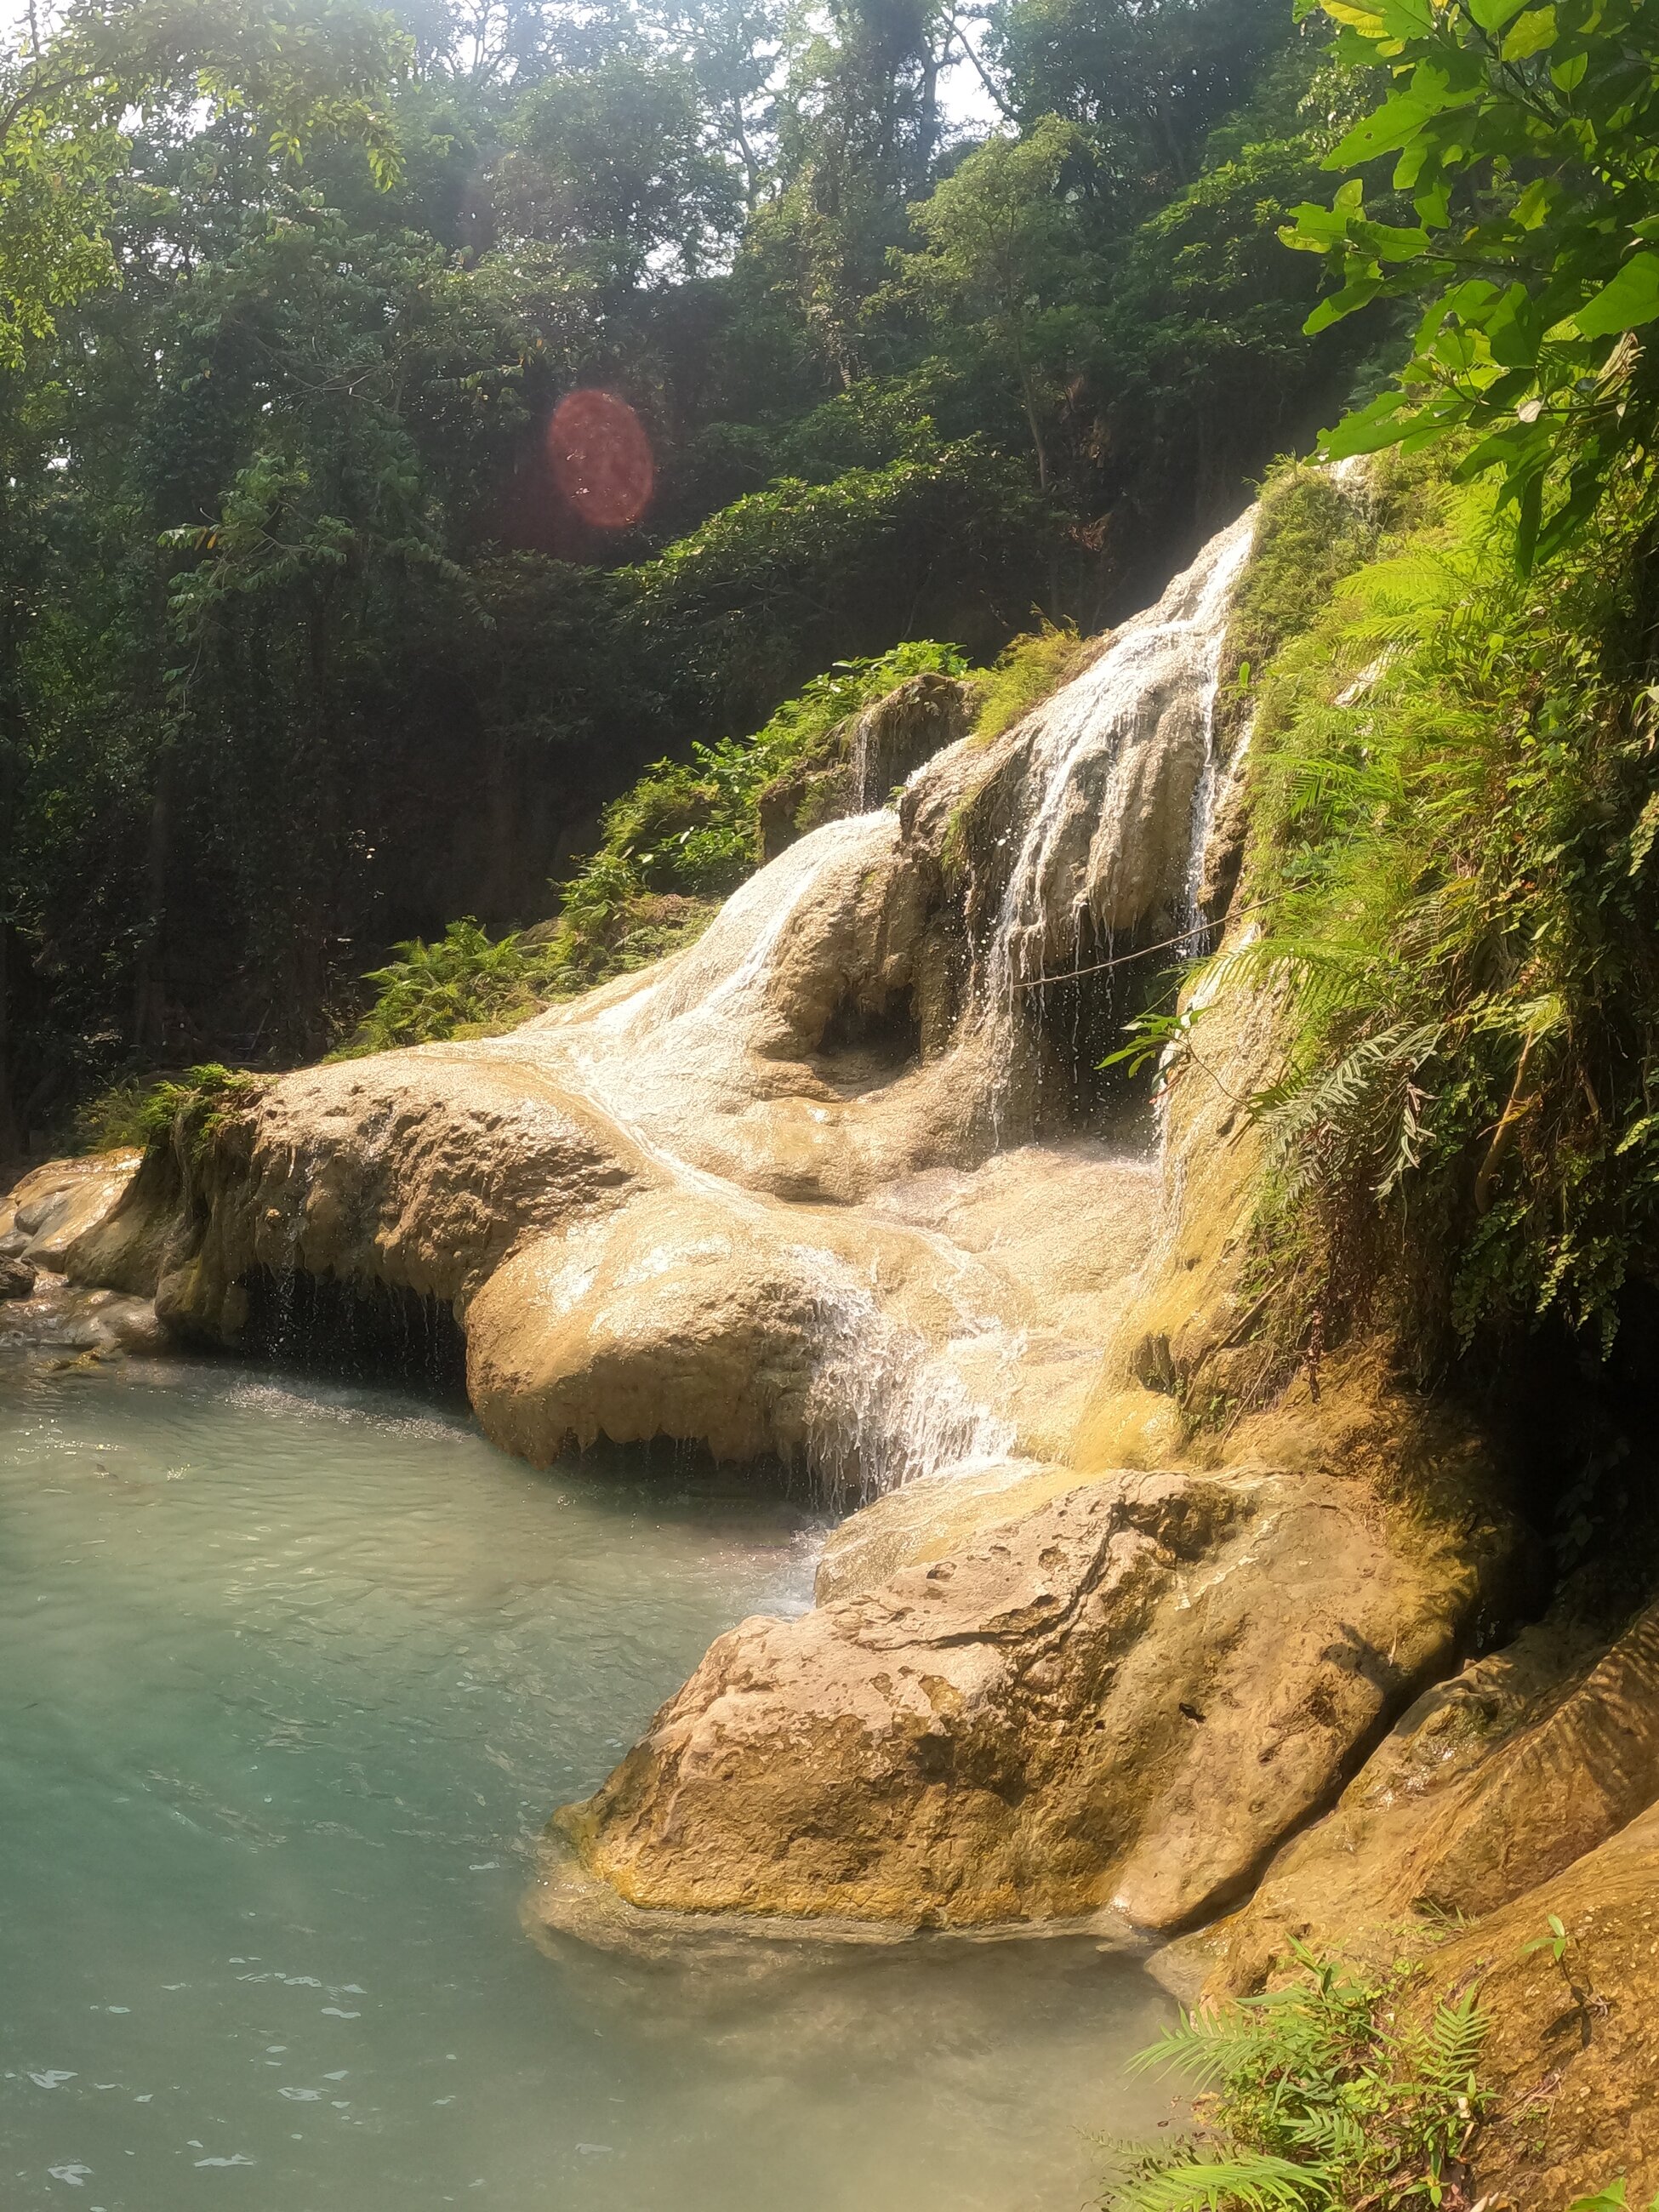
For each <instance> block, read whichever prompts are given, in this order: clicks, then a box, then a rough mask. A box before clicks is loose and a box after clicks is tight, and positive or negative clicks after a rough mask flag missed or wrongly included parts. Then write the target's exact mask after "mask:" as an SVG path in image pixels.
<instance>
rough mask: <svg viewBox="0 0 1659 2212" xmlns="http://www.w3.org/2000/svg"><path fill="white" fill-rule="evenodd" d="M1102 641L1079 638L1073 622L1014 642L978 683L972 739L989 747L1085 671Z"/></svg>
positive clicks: (1053, 625)
mask: <svg viewBox="0 0 1659 2212" xmlns="http://www.w3.org/2000/svg"><path fill="white" fill-rule="evenodd" d="M1099 646H1100V641H1099V640H1098V639H1097V638H1085V637H1079V635H1078V633H1077V631H1076V630H1075V629H1073V627H1072V626H1071V625H1070V624H1069V623H1051V622H1044V623H1041V624H1040V625H1039V626H1038V628H1037V629H1034V630H1028V631H1026V632H1025V633H1024V635H1022V636H1019V637H1017V638H1015V639H1014V640H1013V641H1012V643H1010V644H1009V645H1007V646H1006V647H1004V649H1003V651H1002V652H1001V653H999V654H998V656H997V659H996V660H995V662H994V664H993V665H992V666H991V667H989V668H987V669H984V670H982V671H981V672H980V674H979V676H978V677H977V678H976V679H975V680H976V682H977V684H978V688H979V697H978V701H977V702H976V705H975V713H974V730H973V734H974V739H975V743H976V744H982V745H987V744H990V742H991V740H992V739H993V738H1000V736H1001V735H1002V733H1003V732H1004V731H1005V730H1009V729H1012V727H1013V726H1014V724H1015V723H1016V722H1017V721H1018V720H1019V719H1020V717H1021V715H1023V714H1030V711H1031V709H1032V708H1033V707H1036V706H1038V705H1040V704H1041V703H1042V701H1043V700H1044V699H1046V698H1047V697H1048V694H1049V693H1050V692H1051V691H1057V690H1059V689H1060V685H1061V684H1065V683H1067V682H1069V681H1070V679H1071V678H1073V676H1075V675H1077V674H1079V671H1081V670H1082V669H1084V668H1085V667H1086V666H1087V665H1088V664H1089V662H1090V660H1091V659H1092V658H1093V656H1094V654H1095V653H1096V652H1097V650H1098V649H1099Z"/></svg>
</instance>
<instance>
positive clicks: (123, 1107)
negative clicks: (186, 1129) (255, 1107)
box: [74, 1060, 258, 1152]
mask: <svg viewBox="0 0 1659 2212" xmlns="http://www.w3.org/2000/svg"><path fill="white" fill-rule="evenodd" d="M257 1090H258V1078H257V1077H256V1076H252V1075H249V1074H247V1073H246V1072H244V1071H243V1070H241V1069H240V1068H231V1067H225V1066H222V1065H221V1064H220V1063H219V1062H218V1061H217V1060H209V1061H206V1062H204V1064H203V1065H202V1066H199V1067H191V1068H186V1069H185V1073H183V1074H182V1075H179V1076H162V1077H161V1078H159V1079H155V1078H151V1077H147V1076H138V1075H134V1076H128V1077H127V1078H125V1079H124V1080H123V1081H121V1082H119V1083H114V1084H111V1085H109V1086H108V1087H107V1088H106V1090H104V1091H100V1092H99V1093H98V1095H97V1096H96V1097H94V1098H90V1099H88V1101H87V1102H86V1103H85V1104H84V1105H82V1107H81V1108H80V1109H78V1111H77V1112H76V1116H75V1125H74V1139H75V1145H76V1150H77V1151H79V1152H123V1151H126V1150H127V1149H129V1148H135V1147H136V1148H137V1149H140V1150H142V1149H143V1147H144V1146H149V1145H153V1144H154V1143H155V1141H156V1140H157V1139H158V1138H161V1137H164V1136H166V1135H167V1133H168V1131H169V1130H170V1129H172V1128H173V1125H174V1124H175V1122H177V1121H178V1120H179V1116H180V1115H187V1116H188V1117H189V1119H190V1122H191V1127H192V1128H193V1129H194V1130H195V1131H196V1132H197V1134H198V1135H199V1134H202V1133H205V1132H206V1131H207V1130H209V1129H210V1127H212V1126H215V1125H216V1122H217V1121H218V1119H219V1118H220V1117H221V1116H222V1115H223V1113H224V1112H225V1111H226V1110H227V1109H228V1108H230V1107H232V1106H234V1105H238V1104H240V1103H244V1102H245V1101H246V1100H247V1099H248V1098H249V1097H252V1095H253V1094H254V1093H255V1092H256V1091H257Z"/></svg>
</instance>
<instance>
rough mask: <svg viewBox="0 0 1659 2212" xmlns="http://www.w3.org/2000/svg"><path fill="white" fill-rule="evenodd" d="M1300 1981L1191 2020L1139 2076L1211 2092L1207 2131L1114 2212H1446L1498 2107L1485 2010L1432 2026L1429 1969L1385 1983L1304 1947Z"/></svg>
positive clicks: (1454, 2012) (1450, 2008) (1153, 2170)
mask: <svg viewBox="0 0 1659 2212" xmlns="http://www.w3.org/2000/svg"><path fill="white" fill-rule="evenodd" d="M1295 1956H1296V1960H1297V1975H1296V1978H1295V1979H1294V1980H1293V1981H1291V1983H1290V1984H1287V1986H1285V1988H1283V1989H1278V1990H1270V1991H1268V1992H1267V1994H1266V1995H1265V1996H1255V1997H1247V1998H1245V1999H1243V2001H1242V2002H1237V2003H1234V2004H1228V2005H1223V2006H1219V2007H1217V2008H1214V2009H1206V2010H1202V2011H1198V2012H1191V2013H1183V2014H1182V2018H1181V2020H1180V2022H1179V2024H1178V2025H1177V2026H1176V2027H1174V2028H1172V2029H1171V2030H1170V2033H1168V2034H1167V2035H1165V2036H1164V2037H1163V2038H1162V2039H1160V2040H1159V2041H1158V2042H1157V2043H1155V2044H1153V2045H1152V2047H1151V2048H1150V2050H1147V2051H1143V2052H1142V2053H1141V2054H1140V2057H1139V2059H1138V2061H1137V2062H1136V2063H1137V2065H1138V2066H1139V2067H1140V2068H1142V2069H1150V2068H1157V2069H1159V2070H1162V2071H1166V2072H1172V2073H1175V2074H1176V2075H1179V2076H1180V2077H1181V2078H1182V2079H1183V2080H1184V2081H1188V2083H1190V2084H1191V2085H1192V2086H1193V2087H1194V2089H1195V2090H1197V2091H1198V2092H1199V2095H1198V2100H1197V2106H1196V2117H1197V2118H1198V2120H1199V2123H1200V2127H1199V2131H1198V2132H1195V2133H1194V2135H1192V2136H1189V2137H1188V2139H1187V2140H1186V2141H1185V2142H1180V2143H1177V2144H1176V2145H1175V2146H1174V2147H1173V2148H1170V2149H1167V2150H1159V2151H1156V2152H1152V2153H1149V2154H1146V2155H1145V2156H1142V2157H1140V2158H1139V2159H1137V2160H1134V2161H1133V2164H1132V2165H1131V2166H1130V2167H1129V2169H1128V2171H1127V2172H1125V2173H1124V2175H1123V2177H1122V2179H1121V2180H1120V2181H1119V2183H1118V2184H1117V2185H1116V2186H1115V2188H1113V2189H1112V2190H1111V2191H1110V2192H1109V2195H1108V2197H1106V2199H1105V2202H1106V2203H1107V2204H1108V2205H1109V2206H1110V2207H1112V2208H1113V2212H1222V2208H1227V2212H1232V2208H1235V2207H1237V2208H1246V2207H1248V2208H1250V2212H1261V2208H1268V2207H1272V2208H1276V2209H1277V2208H1284V2212H1304V2208H1305V2212H1316V2208H1317V2212H1335V2208H1338V2207H1342V2206H1358V2205H1365V2206H1368V2207H1370V2208H1373V2212H1396V2208H1399V2212H1404V2208H1407V2207H1412V2206H1430V2205H1437V2204H1438V2203H1440V2202H1441V2200H1442V2197H1443V2194H1444V2192H1445V2189H1446V2185H1447V2183H1448V2181H1449V2179H1450V2178H1451V2177H1452V2176H1453V2174H1454V2173H1455V2170H1456V2167H1457V2165H1458V2162H1459V2160H1460V2158H1461V2156H1462V2151H1463V2149H1464V2148H1465V2146H1466V2145H1467V2144H1468V2141H1469V2139H1470V2137H1471V2136H1473V2134H1474V2130H1475V2128H1476V2126H1477V2125H1478V2124H1479V2121H1480V2115H1481V2112H1482V2111H1483V2110H1484V2109H1485V2107H1486V2101H1487V2100H1486V2096H1485V2094H1484V2093H1483V2092H1482V2090H1481V2088H1480V2082H1479V2079H1478V2076H1477V2073H1476V2061H1477V2059H1478V2057H1479V2054H1480V2045H1481V2041H1482V2039H1483V2037H1484V2036H1485V2033H1486V2021H1485V2020H1484V2018H1483V2017H1482V2015H1481V2014H1480V2010H1479V2008H1478V2007H1477V2005H1476V2003H1475V2001H1474V1997H1473V1996H1466V1997H1464V1998H1462V1999H1461V2000H1460V2001H1459V2002H1456V2003H1455V2004H1445V2003H1443V2004H1441V2005H1439V2006H1437V2008H1435V2011H1434V2013H1433V2015H1432V2017H1431V2020H1430V2021H1429V2023H1428V2025H1427V2026H1426V2027H1423V2026H1421V2025H1419V2021H1418V2020H1417V2018H1416V2017H1415V2015H1413V2011H1412V2009H1411V2008H1410V2004H1409V2002H1408V1984H1409V1983H1410V1981H1411V1978H1412V1973H1413V1969H1411V1968H1409V1967H1403V1966H1397V1967H1395V1968H1394V1969H1392V1970H1391V1971H1389V1972H1386V1973H1370V1972H1365V1971H1364V1970H1363V1969H1361V1968H1359V1967H1357V1966H1347V1965H1345V1964H1342V1963H1340V1962H1338V1961H1335V1960H1318V1959H1316V1958H1315V1957H1314V1956H1313V1955H1312V1954H1310V1953H1309V1952H1308V1951H1306V1950H1304V1949H1303V1948H1301V1947H1300V1946H1299V1945H1298V1946H1297V1947H1295Z"/></svg>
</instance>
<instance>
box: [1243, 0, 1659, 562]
mask: <svg viewBox="0 0 1659 2212" xmlns="http://www.w3.org/2000/svg"><path fill="white" fill-rule="evenodd" d="M1323 5H1324V7H1325V11H1326V13H1327V14H1328V15H1330V16H1331V17H1332V18H1333V19H1334V21H1336V22H1337V23H1338V24H1339V25H1340V37H1339V39H1338V40H1337V48H1336V51H1337V55H1338V58H1339V59H1340V60H1341V61H1343V62H1345V63H1347V64H1354V65H1358V66H1362V67H1370V68H1372V69H1375V70H1378V71H1379V72H1381V71H1383V70H1386V71H1387V76H1388V88H1387V97H1386V98H1385V99H1384V100H1383V103H1382V105H1381V106H1378V107H1377V108H1376V109H1375V111H1374V112H1370V113H1369V114H1367V115H1365V116H1364V117H1363V118H1361V119H1360V120H1358V122H1356V123H1355V125H1354V126H1353V127H1352V130H1350V131H1348V132H1347V133H1346V136H1345V137H1343V139H1342V140H1341V142H1340V144H1339V145H1337V146H1336V147H1335V148H1334V150H1333V151H1332V152H1331V154H1330V155H1329V156H1328V160H1327V162H1326V167H1330V168H1348V169H1356V170H1360V171H1369V170H1370V165H1371V164H1373V163H1375V162H1376V161H1379V160H1380V159H1382V158H1383V157H1386V156H1389V155H1392V156H1394V157H1395V165H1394V170H1393V179H1392V182H1393V189H1394V191H1395V192H1397V193H1402V194H1406V195H1408V196H1409V197H1410V200H1411V204H1412V208H1413V212H1414V216H1415V220H1414V221H1409V222H1403V223H1402V222H1389V221H1384V220H1380V219H1379V217H1378V215H1377V213H1376V211H1375V210H1371V211H1368V210H1367V206H1366V200H1365V179H1364V175H1363V174H1362V175H1356V176H1354V177H1352V178H1351V179H1350V180H1349V181H1348V182H1347V183H1346V184H1345V185H1342V186H1341V187H1340V190H1339V191H1338V192H1337V194H1336V196H1335V199H1334V203H1333V204H1332V205H1331V206H1330V207H1328V208H1326V207H1322V206H1318V205H1316V204H1308V205H1305V206H1304V207H1301V208H1299V209H1297V211H1296V220H1295V222H1294V223H1293V224H1292V225H1291V226H1290V227H1289V228H1287V229H1286V231H1285V240H1286V243H1287V244H1289V245H1291V246H1297V247H1301V248H1304V249H1305V250H1307V251H1309V252H1314V253H1318V254H1323V255H1328V256H1329V257H1331V258H1333V259H1334V262H1335V264H1336V265H1337V268H1338V270H1339V272H1340V279H1341V282H1340V289H1338V290H1336V291H1335V292H1334V294H1333V295H1331V296H1330V297H1329V298H1328V299H1327V300H1325V301H1322V303H1321V304H1320V306H1319V307H1317V308H1316V310H1315V311H1314V313H1313V314H1312V315H1311V316H1310V319H1309V323H1308V328H1309V330H1310V332H1311V331H1317V330H1320V329H1322V328H1324V327H1325V326H1326V325H1329V324H1331V323H1334V322H1336V321H1339V320H1340V319H1341V318H1342V317H1343V316H1345V315H1347V314H1350V313H1352V312H1353V311H1354V310H1355V309H1356V308H1358V307H1364V306H1367V305H1369V303H1370V301H1374V300H1378V299H1383V300H1388V299H1411V300H1413V301H1419V302H1420V303H1421V306H1422V318H1421V320H1420V322H1419V325H1418V328H1417V333H1416V337H1415V340H1414V343H1413V349H1412V352H1411V356H1410V359H1409V360H1408V362H1407V365H1406V367H1405V368H1404V370H1403V371H1402V373H1401V377H1400V380H1399V382H1398V385H1397V386H1396V388H1395V389H1394V390H1393V391H1390V392H1385V393H1384V394H1383V396H1382V397H1381V398H1378V399H1376V400H1374V401H1373V402H1371V404H1370V405H1368V406H1366V407H1364V408H1362V409H1361V410H1359V411H1358V413H1356V414H1353V415H1351V416H1348V417H1347V419H1346V421H1345V422H1343V423H1342V424H1341V425H1340V427H1339V428H1338V429H1337V430H1336V431H1335V432H1334V434H1332V435H1329V436H1328V437H1327V439H1326V441H1325V450H1326V451H1327V453H1328V454H1330V455H1333V456H1336V455H1340V454H1344V453H1367V452H1371V451H1374V450H1376V448H1378V447H1383V446H1386V445H1395V444H1401V445H1403V446H1404V447H1406V448H1407V450H1414V449H1417V448H1419V447H1422V446H1424V445H1425V444H1428V443H1430V442H1432V441H1435V440H1437V439H1440V438H1443V437H1444V436H1446V435H1449V434H1452V433H1466V432H1468V431H1471V430H1474V431H1479V432H1480V433H1481V434H1482V435H1481V436H1480V441H1479V442H1478V444H1476V445H1475V447H1474V450H1473V451H1472V452H1471V453H1469V454H1468V457H1467V459H1466V460H1465V462H1464V464H1463V465H1464V468H1465V470H1466V471H1468V472H1471V473H1474V472H1479V471H1482V470H1486V469H1494V470H1497V471H1499V472H1500V474H1501V481H1502V483H1503V488H1504V501H1505V502H1506V504H1508V505H1511V506H1513V507H1514V509H1515V511H1516V538H1515V544H1516V552H1517V556H1518V557H1519V559H1520V562H1521V564H1522V567H1523V568H1525V567H1528V566H1529V565H1530V563H1531V562H1532V561H1533V559H1534V556H1547V555H1548V553H1549V552H1550V551H1551V550H1553V548H1554V547H1556V546H1558V545H1559V544H1562V543H1563V542H1564V541H1565V538H1567V537H1568V536H1570V535H1571V533H1572V532H1574V531H1575V530H1577V528H1579V527H1580V526H1582V525H1583V522H1584V520H1586V518H1587V517H1588V516H1589V514H1590V513H1592V512H1593V511H1594V510H1595V506H1596V504H1597V502H1598V501H1600V500H1601V497H1602V496H1603V495H1604V493H1605V492H1606V490H1607V487H1608V485H1609V483H1611V482H1612V481H1613V475H1614V471H1619V470H1622V469H1624V468H1626V467H1627V466H1630V465H1637V466H1639V465H1641V461H1642V458H1643V457H1644V455H1645V454H1646V453H1647V451H1648V449H1649V447H1650V443H1651V439H1652V434H1653V429H1654V422H1655V400H1656V395H1659V384H1656V381H1655V373H1654V369H1653V368H1652V365H1651V363H1650V362H1649V360H1648V358H1647V356H1646V354H1645V352H1644V348H1643V346H1642V345H1641V343H1638V340H1637V339H1636V337H1635V336H1634V333H1635V332H1636V331H1639V330H1641V329H1643V328H1644V327H1645V326H1646V325H1647V324H1649V323H1650V322H1651V321H1652V320H1653V319H1655V317H1656V316H1659V14H1656V11H1655V9H1654V8H1653V7H1652V6H1651V5H1650V0H1546V4H1539V5H1528V4H1527V0H1467V4H1461V3H1460V4H1457V5H1453V6H1448V7H1431V6H1428V5H1425V4H1422V3H1421V0H1376V4H1375V5H1372V4H1370V0H1323Z"/></svg>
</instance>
